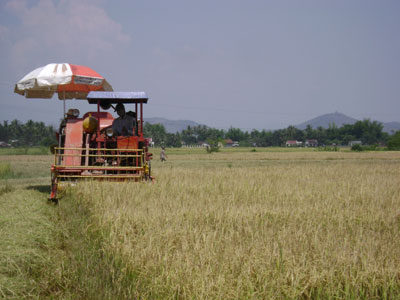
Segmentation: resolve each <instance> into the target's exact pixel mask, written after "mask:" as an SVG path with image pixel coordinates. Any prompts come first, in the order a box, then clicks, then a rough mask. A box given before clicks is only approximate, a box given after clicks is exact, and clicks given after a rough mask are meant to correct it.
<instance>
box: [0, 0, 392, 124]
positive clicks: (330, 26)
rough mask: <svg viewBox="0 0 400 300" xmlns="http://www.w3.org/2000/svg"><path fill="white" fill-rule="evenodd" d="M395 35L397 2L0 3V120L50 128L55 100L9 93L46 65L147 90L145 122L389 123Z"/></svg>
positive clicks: (56, 115) (117, 86)
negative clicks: (330, 116) (330, 118)
mask: <svg viewBox="0 0 400 300" xmlns="http://www.w3.org/2000/svg"><path fill="white" fill-rule="evenodd" d="M399 32H400V2H399V1H384V0H382V1H375V0H374V1H369V0H362V1H350V0H336V1H319V0H318V1H317V0H316V1H308V0H304V1H285V0H279V1H278V0H277V1H265V0H264V1H258V0H248V1H238V0H219V1H215V0H214V1H211V0H203V1H190V0H185V1H184V0H181V1H177V0H169V1H160V0H159V1H156V0H154V1H147V0H146V1H145V0H143V1H129V0H121V1H118V0H117V1H115V0H114V1H111V0H110V1H106V0H99V1H92V0H80V1H73V0H59V1H56V0H32V1H23V0H9V1H2V2H1V3H0V51H1V56H0V63H1V66H2V67H1V69H0V105H1V109H0V121H2V120H12V119H15V118H17V119H19V120H22V121H26V120H28V119H33V120H35V121H44V122H46V123H50V124H57V123H58V120H59V119H60V118H61V116H62V103H61V102H60V101H59V100H57V99H55V98H54V99H51V100H39V99H38V100H36V99H34V100H32V99H25V98H23V97H21V96H19V95H16V94H14V93H13V89H14V84H15V82H17V81H18V80H19V79H21V78H22V77H23V76H24V75H25V74H27V73H28V72H30V71H31V70H33V69H35V68H37V67H40V66H42V65H45V64H48V63H53V62H57V63H58V62H68V63H72V64H80V65H87V66H89V67H91V68H93V69H94V70H96V71H97V72H99V73H100V74H101V75H103V76H104V77H105V78H107V80H108V81H109V82H110V83H111V84H112V86H113V88H114V90H118V91H145V92H147V93H148V95H149V96H150V101H149V103H148V104H147V105H146V110H145V117H146V116H147V117H164V118H168V119H174V120H178V119H187V120H193V121H196V122H198V123H202V124H206V125H209V126H212V127H218V128H228V127H229V126H233V127H239V128H242V129H245V130H251V129H252V128H257V129H263V128H265V129H276V128H283V127H287V126H288V125H293V124H298V123H301V122H303V121H306V120H308V119H311V118H313V117H316V116H318V115H321V114H325V113H331V112H335V111H339V112H342V113H344V114H347V115H349V116H351V117H354V118H358V119H363V118H371V119H373V120H380V121H385V122H387V121H400V117H399V111H400V101H399V100H400V99H399V95H400V34H399ZM67 106H68V107H69V108H70V107H77V108H79V109H80V110H81V111H87V110H89V109H90V107H89V106H88V105H87V104H85V103H84V102H82V101H76V100H75V101H69V102H68V104H67Z"/></svg>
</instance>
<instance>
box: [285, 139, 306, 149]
mask: <svg viewBox="0 0 400 300" xmlns="http://www.w3.org/2000/svg"><path fill="white" fill-rule="evenodd" d="M302 145H303V142H302V141H296V140H288V141H287V142H286V147H301V146H302Z"/></svg>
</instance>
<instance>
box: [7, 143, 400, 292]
mask: <svg viewBox="0 0 400 300" xmlns="http://www.w3.org/2000/svg"><path fill="white" fill-rule="evenodd" d="M154 150H155V151H154V152H155V153H154V161H153V164H152V172H153V175H154V176H155V177H156V180H155V183H107V182H90V181H87V182H80V183H79V184H77V185H76V186H74V187H71V188H68V189H67V190H66V191H65V192H64V197H63V198H62V199H60V203H59V205H58V206H53V205H51V204H48V203H47V200H46V199H47V196H48V193H49V188H48V186H47V184H48V182H49V169H48V168H49V166H50V164H51V162H52V157H51V156H48V155H39V156H37V155H35V156H32V155H3V156H1V155H0V224H1V227H0V238H1V239H2V241H3V243H2V244H1V245H0V250H1V251H0V262H1V267H0V299H398V298H400V271H399V270H400V239H399V238H400V193H399V192H400V152H384V151H378V152H362V153H354V152H350V151H338V152H324V151H321V152H320V151H312V150H307V151H306V150H304V149H298V150H297V149H294V150H292V149H290V150H289V149H278V148H268V149H259V148H257V149H256V151H255V152H254V150H252V149H249V148H247V149H246V148H239V149H229V150H225V149H224V150H223V151H222V152H219V153H212V154H207V153H205V150H204V149H174V150H173V149H167V155H168V161H167V162H165V163H161V162H160V161H159V156H158V154H159V152H158V150H157V149H154Z"/></svg>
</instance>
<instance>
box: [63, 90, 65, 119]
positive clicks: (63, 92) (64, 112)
mask: <svg viewBox="0 0 400 300" xmlns="http://www.w3.org/2000/svg"><path fill="white" fill-rule="evenodd" d="M63 98H64V100H63V101H64V114H63V118H65V88H64V87H63Z"/></svg>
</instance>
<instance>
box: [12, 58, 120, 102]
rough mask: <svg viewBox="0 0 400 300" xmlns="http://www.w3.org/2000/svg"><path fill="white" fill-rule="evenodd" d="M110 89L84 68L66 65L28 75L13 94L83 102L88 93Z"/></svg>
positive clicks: (100, 77) (90, 70)
mask: <svg viewBox="0 0 400 300" xmlns="http://www.w3.org/2000/svg"><path fill="white" fill-rule="evenodd" d="M112 90H113V89H112V87H111V85H110V84H109V83H108V82H107V81H106V80H105V79H104V77H102V76H101V75H99V74H98V73H97V72H96V71H94V70H92V69H91V68H89V67H86V66H78V65H71V64H67V63H61V64H48V65H46V66H44V67H40V68H37V69H35V70H33V71H32V72H30V73H29V74H27V75H26V76H25V77H24V78H22V79H21V80H20V81H18V83H17V84H16V85H15V88H14V92H15V93H17V94H20V95H23V96H25V97H26V98H47V99H48V98H52V97H53V95H54V93H57V94H58V99H60V100H65V99H86V96H87V94H88V93H89V92H90V91H112Z"/></svg>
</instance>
